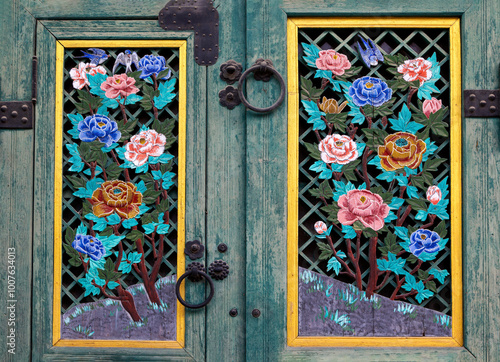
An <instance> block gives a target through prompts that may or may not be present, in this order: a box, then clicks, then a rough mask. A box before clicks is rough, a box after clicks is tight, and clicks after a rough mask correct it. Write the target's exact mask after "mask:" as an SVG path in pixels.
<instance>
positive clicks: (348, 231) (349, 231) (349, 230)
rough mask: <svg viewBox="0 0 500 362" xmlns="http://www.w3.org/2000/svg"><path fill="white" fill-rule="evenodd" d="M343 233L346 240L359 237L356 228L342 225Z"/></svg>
mask: <svg viewBox="0 0 500 362" xmlns="http://www.w3.org/2000/svg"><path fill="white" fill-rule="evenodd" d="M342 232H343V233H344V238H346V239H353V238H355V237H356V236H357V234H356V231H355V230H354V228H353V227H352V226H349V225H342Z"/></svg>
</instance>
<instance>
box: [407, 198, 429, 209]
mask: <svg viewBox="0 0 500 362" xmlns="http://www.w3.org/2000/svg"><path fill="white" fill-rule="evenodd" d="M406 202H407V203H408V204H409V205H410V206H411V208H412V209H413V210H415V211H420V210H424V211H427V203H426V202H425V200H422V199H408V200H406Z"/></svg>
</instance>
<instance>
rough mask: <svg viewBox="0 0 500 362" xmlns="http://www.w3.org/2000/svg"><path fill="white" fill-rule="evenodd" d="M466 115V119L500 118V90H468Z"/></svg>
mask: <svg viewBox="0 0 500 362" xmlns="http://www.w3.org/2000/svg"><path fill="white" fill-rule="evenodd" d="M464 113H465V117H485V118H486V117H499V116H500V90H492V89H473V90H471V89H466V90H465V91H464Z"/></svg>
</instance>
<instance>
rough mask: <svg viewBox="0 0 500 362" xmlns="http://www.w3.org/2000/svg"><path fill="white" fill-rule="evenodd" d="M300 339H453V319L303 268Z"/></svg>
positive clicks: (300, 276) (300, 294) (300, 300)
mask: <svg viewBox="0 0 500 362" xmlns="http://www.w3.org/2000/svg"><path fill="white" fill-rule="evenodd" d="M342 295H343V296H342ZM299 336H363V337H365V336H366V337H370V336H374V337H422V336H427V337H429V336H432V337H435V336H439V337H445V336H446V337H449V336H451V318H450V317H448V316H446V315H445V314H443V313H439V312H436V311H434V310H431V309H427V308H423V307H419V306H416V305H413V304H409V303H405V302H401V301H392V300H390V299H389V298H386V297H383V296H380V295H375V296H374V298H372V299H371V300H369V299H367V298H366V297H363V294H362V293H360V292H359V291H358V289H357V288H356V287H354V286H352V285H350V284H346V283H343V282H341V281H338V280H335V279H333V278H329V277H327V276H324V275H321V274H318V273H315V272H310V271H308V270H306V269H303V268H299Z"/></svg>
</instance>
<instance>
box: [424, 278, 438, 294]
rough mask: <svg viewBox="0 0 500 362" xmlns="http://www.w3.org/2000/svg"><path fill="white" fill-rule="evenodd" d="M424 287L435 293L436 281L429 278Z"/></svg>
mask: <svg viewBox="0 0 500 362" xmlns="http://www.w3.org/2000/svg"><path fill="white" fill-rule="evenodd" d="M425 287H426V288H427V289H429V290H430V291H431V292H434V293H437V287H436V282H434V280H429V281H428V282H427V283H425Z"/></svg>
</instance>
